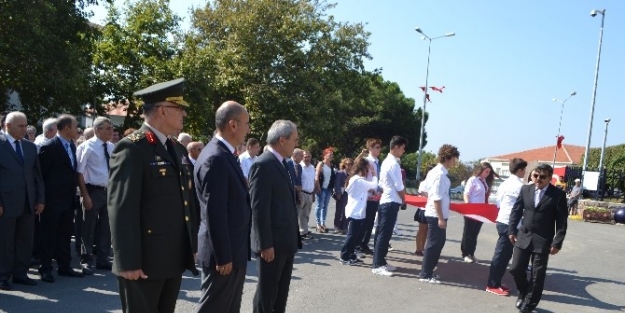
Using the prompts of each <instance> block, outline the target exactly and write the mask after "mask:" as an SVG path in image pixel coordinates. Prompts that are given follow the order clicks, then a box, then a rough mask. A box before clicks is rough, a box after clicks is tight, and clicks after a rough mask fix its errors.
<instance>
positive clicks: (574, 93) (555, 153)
mask: <svg viewBox="0 0 625 313" xmlns="http://www.w3.org/2000/svg"><path fill="white" fill-rule="evenodd" d="M576 94H577V93H576V92H575V91H573V92H571V94H570V95H569V97H568V98H566V99H564V101H562V100H560V99H558V98H553V99H552V100H553V102H560V103H562V108H561V109H560V123H559V124H558V135H556V148H555V149H553V165H552V167H555V166H556V156H557V155H558V141H559V140H560V128H561V127H562V115H563V114H564V103H566V101H567V100H569V99H571V97H572V96H574V95H576Z"/></svg>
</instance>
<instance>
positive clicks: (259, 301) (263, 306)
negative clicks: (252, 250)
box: [253, 254, 295, 313]
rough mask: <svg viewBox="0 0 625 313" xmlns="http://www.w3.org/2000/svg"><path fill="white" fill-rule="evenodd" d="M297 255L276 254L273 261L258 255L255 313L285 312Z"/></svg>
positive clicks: (254, 301)
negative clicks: (267, 260) (294, 260)
mask: <svg viewBox="0 0 625 313" xmlns="http://www.w3.org/2000/svg"><path fill="white" fill-rule="evenodd" d="M294 258H295V255H293V254H288V255H281V254H276V255H275V257H274V259H273V261H271V262H269V263H268V262H265V260H263V258H261V257H260V254H257V255H256V259H257V263H256V269H257V270H258V283H257V284H256V293H255V294H254V300H253V306H254V313H272V312H273V313H283V312H285V311H286V301H287V298H288V297H289V287H290V285H291V273H292V272H293V259H294Z"/></svg>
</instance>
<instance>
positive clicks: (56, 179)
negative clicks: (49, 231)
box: [39, 136, 78, 212]
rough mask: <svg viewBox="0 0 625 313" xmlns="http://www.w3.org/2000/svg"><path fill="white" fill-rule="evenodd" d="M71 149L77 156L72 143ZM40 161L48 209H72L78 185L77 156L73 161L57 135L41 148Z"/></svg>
mask: <svg viewBox="0 0 625 313" xmlns="http://www.w3.org/2000/svg"><path fill="white" fill-rule="evenodd" d="M71 149H72V152H73V153H74V156H75V155H76V146H75V145H74V144H72V145H71ZM39 163H40V164H41V176H42V177H43V182H44V185H45V190H46V196H45V197H46V210H47V211H48V212H50V210H57V211H64V210H72V209H73V208H74V197H75V196H76V187H78V173H77V172H76V157H74V160H73V162H72V159H70V157H69V155H68V154H67V150H66V149H65V147H64V146H63V142H62V141H61V139H60V138H59V137H58V136H55V137H54V138H52V139H51V140H49V141H47V142H46V143H44V144H43V145H42V146H41V148H40V149H39Z"/></svg>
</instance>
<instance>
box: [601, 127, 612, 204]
mask: <svg viewBox="0 0 625 313" xmlns="http://www.w3.org/2000/svg"><path fill="white" fill-rule="evenodd" d="M604 122H605V130H604V132H603V146H601V157H599V185H600V186H601V188H599V189H600V190H601V196H600V198H601V200H602V201H603V195H605V171H604V170H603V157H604V156H605V142H606V139H607V138H608V124H610V119H609V118H606V119H605V120H604Z"/></svg>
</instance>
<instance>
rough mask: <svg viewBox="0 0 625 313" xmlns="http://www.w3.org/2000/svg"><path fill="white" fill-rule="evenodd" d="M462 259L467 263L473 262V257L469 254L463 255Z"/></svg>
mask: <svg viewBox="0 0 625 313" xmlns="http://www.w3.org/2000/svg"><path fill="white" fill-rule="evenodd" d="M463 260H464V261H465V262H467V263H475V261H473V259H472V258H471V256H469V255H467V256H465V257H464V259H463Z"/></svg>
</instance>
